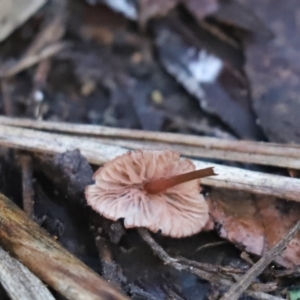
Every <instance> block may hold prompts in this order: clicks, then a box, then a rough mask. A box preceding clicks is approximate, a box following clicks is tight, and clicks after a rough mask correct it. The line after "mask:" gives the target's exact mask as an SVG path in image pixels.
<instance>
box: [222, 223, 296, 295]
mask: <svg viewBox="0 0 300 300" xmlns="http://www.w3.org/2000/svg"><path fill="white" fill-rule="evenodd" d="M299 229H300V221H298V222H297V223H296V225H295V226H294V227H293V228H292V229H291V230H290V231H289V232H288V233H287V234H286V235H285V236H284V237H283V238H282V239H281V240H280V241H279V242H278V243H277V244H276V245H275V246H274V247H273V248H272V249H271V250H270V251H268V252H267V253H266V254H265V255H264V256H263V257H262V258H261V259H260V260H259V261H258V262H257V263H256V264H255V265H253V266H252V267H251V269H249V271H248V272H247V273H246V274H245V275H243V276H241V278H240V279H239V280H238V281H237V282H236V283H235V284H234V285H233V286H231V288H230V289H229V290H228V291H227V292H226V293H225V294H224V295H223V297H222V298H221V299H220V300H237V299H238V298H239V297H240V296H241V294H242V293H243V292H244V291H245V290H246V289H247V288H248V287H249V286H250V284H251V283H252V282H253V281H254V280H255V278H256V277H258V276H259V275H260V274H261V273H262V272H263V271H264V269H265V268H266V267H267V266H268V265H269V264H270V263H271V262H272V261H273V260H274V258H275V257H276V256H277V255H278V254H280V253H281V252H282V251H283V250H284V248H286V246H287V245H288V243H289V242H290V241H291V240H292V239H293V238H294V237H295V235H296V233H297V232H298V231H299Z"/></svg>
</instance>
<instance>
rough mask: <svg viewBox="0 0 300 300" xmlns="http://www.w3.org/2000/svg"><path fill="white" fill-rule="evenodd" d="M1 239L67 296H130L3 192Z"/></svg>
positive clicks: (118, 298) (114, 299)
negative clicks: (91, 266)
mask: <svg viewBox="0 0 300 300" xmlns="http://www.w3.org/2000/svg"><path fill="white" fill-rule="evenodd" d="M0 243H1V245H2V246H3V248H5V249H7V250H9V251H10V254H11V255H13V256H15V257H16V258H17V259H19V260H20V261H22V263H23V264H24V265H25V266H26V267H27V268H28V269H29V270H31V272H33V273H34V274H35V275H36V276H37V277H38V278H40V279H41V280H43V281H44V282H45V283H47V284H48V285H49V286H51V287H52V288H53V289H55V290H56V291H57V292H59V293H60V294H61V295H63V296H64V297H65V298H66V299H70V300H73V299H78V300H85V299H89V300H96V299H97V300H98V299H112V300H125V299H128V298H127V297H125V296H123V295H122V294H121V293H120V292H119V291H117V290H115V289H114V288H113V287H112V286H111V285H109V284H108V283H107V282H106V281H104V280H103V279H102V278H101V277H100V276H99V275H98V274H96V273H95V272H94V271H92V270H91V269H89V268H88V267H87V266H86V265H84V264H83V263H82V262H81V261H79V260H78V259H77V258H76V257H74V256H73V255H72V254H70V253H69V252H68V251H66V250H65V249H64V248H62V246H60V245H59V244H58V243H57V242H56V241H55V240H54V239H52V238H51V237H50V236H49V235H48V234H47V232H46V231H44V230H43V229H41V228H40V227H39V226H38V225H37V224H36V223H34V222H33V221H32V220H30V219H29V218H28V217H27V215H26V214H25V213H24V212H23V211H22V210H21V209H19V208H18V207H17V206H16V205H15V204H14V203H13V202H12V201H10V200H9V199H8V198H6V197H5V196H4V195H2V194H0ZM41 299H42V298H41Z"/></svg>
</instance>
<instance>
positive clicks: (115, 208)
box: [85, 150, 209, 238]
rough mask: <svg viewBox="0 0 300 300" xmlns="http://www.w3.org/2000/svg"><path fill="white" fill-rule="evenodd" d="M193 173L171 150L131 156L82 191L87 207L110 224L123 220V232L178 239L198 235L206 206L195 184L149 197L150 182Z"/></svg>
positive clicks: (112, 165) (108, 166) (99, 174)
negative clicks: (144, 231) (130, 230)
mask: <svg viewBox="0 0 300 300" xmlns="http://www.w3.org/2000/svg"><path fill="white" fill-rule="evenodd" d="M194 170H195V165H194V164H193V162H192V161H191V160H189V159H181V158H180V154H179V153H177V152H175V151H171V150H166V151H150V150H149V151H148V150H136V151H129V152H127V153H125V154H124V155H121V156H118V157H116V158H115V159H114V160H112V161H110V162H108V163H106V164H105V165H104V166H103V167H101V168H99V169H98V170H97V171H96V172H95V174H94V175H93V179H94V180H95V183H94V184H93V185H89V186H87V187H86V190H85V195H86V199H87V202H88V204H89V205H90V206H91V207H92V208H93V209H94V210H95V211H97V212H99V213H100V214H101V215H103V216H104V217H106V218H108V219H111V220H118V219H121V218H124V226H125V227H126V228H132V227H145V228H148V229H149V230H150V231H152V232H157V231H159V230H161V233H162V234H163V235H166V236H171V237H174V238H182V237H186V236H190V235H193V234H195V233H198V232H199V231H201V229H202V228H203V227H204V226H205V224H206V222H207V221H208V217H209V215H208V205H207V203H206V201H205V199H204V197H203V195H202V194H200V190H201V188H200V180H199V179H195V180H191V181H188V182H185V183H181V184H178V185H176V186H173V187H171V188H168V189H167V190H165V191H164V192H160V193H157V194H150V193H148V192H147V191H146V190H145V189H144V185H145V184H146V183H148V182H151V181H154V180H158V179H161V178H169V177H172V176H174V175H179V174H183V173H187V172H191V171H194Z"/></svg>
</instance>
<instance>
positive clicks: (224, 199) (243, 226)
mask: <svg viewBox="0 0 300 300" xmlns="http://www.w3.org/2000/svg"><path fill="white" fill-rule="evenodd" d="M209 205H210V212H211V216H212V220H213V222H214V224H215V229H217V231H218V233H219V235H220V236H221V237H222V238H225V239H227V240H229V241H230V242H232V243H234V244H235V245H236V246H237V247H238V248H240V249H243V250H245V251H246V252H249V253H252V254H255V255H258V256H262V255H263V254H264V253H266V252H267V251H268V250H270V249H271V248H272V247H273V246H274V245H275V244H276V243H277V242H278V241H279V240H280V239H281V238H282V237H283V236H284V235H285V234H286V233H287V232H288V231H289V230H290V229H291V228H292V227H293V226H294V225H295V223H296V222H297V221H298V219H299V214H300V205H299V204H298V203H295V202H288V201H285V200H280V199H276V198H274V197H269V196H262V195H254V194H249V193H245V192H236V191H235V192H232V191H230V190H222V189H218V190H217V189H213V190H212V191H211V192H210V193H209ZM299 245H300V233H298V234H297V236H296V238H294V239H293V240H292V241H291V242H290V244H289V245H288V247H287V248H286V249H285V250H284V251H283V252H282V253H281V254H280V255H279V256H278V257H276V259H275V262H276V263H278V264H280V265H282V266H284V267H287V268H291V267H294V266H296V265H299V264H300V250H299Z"/></svg>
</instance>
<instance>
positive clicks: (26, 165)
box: [19, 154, 34, 219]
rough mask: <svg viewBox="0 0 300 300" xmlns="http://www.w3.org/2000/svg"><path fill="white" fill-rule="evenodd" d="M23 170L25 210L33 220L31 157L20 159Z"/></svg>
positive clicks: (24, 155)
mask: <svg viewBox="0 0 300 300" xmlns="http://www.w3.org/2000/svg"><path fill="white" fill-rule="evenodd" d="M19 161H20V164H21V168H22V189H23V209H24V211H25V212H26V214H27V215H28V217H29V218H31V219H32V218H33V216H34V209H33V204H34V202H33V187H32V159H31V156H29V155H26V154H22V155H21V157H20V159H19Z"/></svg>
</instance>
